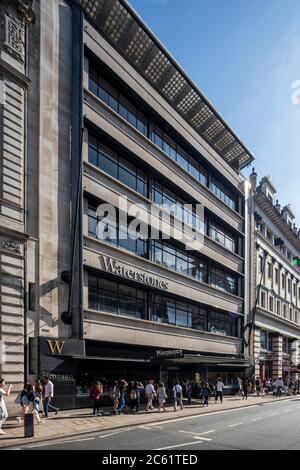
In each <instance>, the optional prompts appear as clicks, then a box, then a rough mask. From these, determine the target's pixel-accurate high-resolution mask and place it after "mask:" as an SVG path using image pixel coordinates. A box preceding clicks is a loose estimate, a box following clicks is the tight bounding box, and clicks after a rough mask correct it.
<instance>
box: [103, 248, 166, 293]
mask: <svg viewBox="0 0 300 470" xmlns="http://www.w3.org/2000/svg"><path fill="white" fill-rule="evenodd" d="M100 259H101V266H102V269H103V270H104V271H107V272H109V273H112V274H117V275H118V276H121V277H124V278H127V279H130V280H132V281H137V282H141V283H142V284H145V285H147V286H150V287H154V288H156V289H163V290H168V283H167V282H165V281H163V280H161V279H157V278H156V277H154V276H152V275H151V274H148V273H140V272H138V271H136V270H135V269H133V268H131V267H128V266H125V265H124V264H121V263H119V261H117V260H116V259H114V258H109V257H108V256H101V258H100Z"/></svg>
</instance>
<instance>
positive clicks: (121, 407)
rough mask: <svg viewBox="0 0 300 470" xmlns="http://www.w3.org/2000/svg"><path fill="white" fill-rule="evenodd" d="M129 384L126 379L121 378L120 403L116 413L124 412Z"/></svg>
mask: <svg viewBox="0 0 300 470" xmlns="http://www.w3.org/2000/svg"><path fill="white" fill-rule="evenodd" d="M127 386H128V384H127V382H126V381H125V380H120V381H119V385H118V387H119V391H120V397H119V403H118V407H117V411H116V414H117V415H119V414H121V413H124V410H125V407H126V403H125V392H126V388H127Z"/></svg>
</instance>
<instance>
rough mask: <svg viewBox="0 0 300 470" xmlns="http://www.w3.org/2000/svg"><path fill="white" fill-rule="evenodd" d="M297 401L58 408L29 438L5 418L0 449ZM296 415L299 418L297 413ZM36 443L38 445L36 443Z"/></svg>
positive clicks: (255, 399)
mask: <svg viewBox="0 0 300 470" xmlns="http://www.w3.org/2000/svg"><path fill="white" fill-rule="evenodd" d="M297 400H298V403H300V397H299V398H297V397H282V398H274V397H273V396H267V395H265V396H264V397H255V396H249V397H248V400H241V399H240V398H237V397H225V398H224V401H223V404H220V403H218V404H215V402H214V400H213V399H212V400H211V401H210V404H209V406H208V407H207V408H202V406H201V404H200V402H199V401H197V400H193V402H192V404H190V405H189V404H185V406H184V409H183V410H178V411H177V412H176V413H175V412H174V411H173V407H172V406H171V405H169V406H167V411H166V412H165V413H164V412H161V413H158V412H157V410H155V411H150V412H145V411H140V412H139V413H138V414H136V413H128V414H123V415H120V416H115V415H112V413H111V408H103V409H102V412H103V414H102V416H99V417H94V416H92V413H91V409H80V410H79V409H77V410H66V411H60V412H59V414H58V415H57V416H54V415H52V416H51V415H50V416H51V417H49V418H48V419H46V420H44V422H43V423H42V424H40V425H37V424H35V433H34V437H32V438H25V437H24V427H23V425H20V424H18V422H17V420H16V418H8V420H7V421H6V423H5V425H4V426H3V430H4V431H5V435H3V436H0V448H1V449H5V448H7V449H9V448H18V447H20V446H21V447H23V446H24V445H26V447H31V448H33V447H42V443H47V445H48V444H49V443H51V441H53V442H57V439H60V440H65V439H66V438H67V439H74V438H76V436H78V437H82V436H83V439H84V436H85V435H89V434H91V433H99V432H103V431H105V434H107V431H109V434H110V433H113V434H114V433H115V432H119V431H120V432H122V431H123V430H127V429H131V428H132V427H136V426H138V427H140V426H146V428H147V425H149V426H159V425H160V423H164V422H165V423H166V422H170V423H171V424H172V422H174V423H175V422H177V420H178V419H182V418H184V419H188V418H191V419H193V418H197V417H202V418H203V417H205V416H206V415H214V414H216V412H217V414H219V413H220V412H222V413H223V412H224V413H225V412H227V415H226V420H227V417H228V416H229V414H231V413H229V412H230V411H232V412H234V411H236V410H241V409H243V410H249V412H250V414H251V410H252V409H254V408H253V407H258V406H259V407H262V406H264V405H267V404H270V405H271V404H276V403H278V402H280V403H284V402H286V401H289V402H291V401H297ZM267 408H268V407H267ZM298 414H299V416H298V420H299V417H300V412H299V413H298ZM174 420H175V421H174ZM299 422H300V420H299ZM157 429H158V428H157ZM130 434H131V433H130ZM87 439H89V438H87ZM85 442H87V441H85ZM36 444H39V445H38V446H36ZM119 446H120V442H118V448H119ZM134 448H136V447H134ZM141 448H142V447H141ZM146 449H147V447H146Z"/></svg>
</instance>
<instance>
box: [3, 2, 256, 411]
mask: <svg viewBox="0 0 300 470" xmlns="http://www.w3.org/2000/svg"><path fill="white" fill-rule="evenodd" d="M15 3H16V4H17V3H18V2H15ZM32 8H33V11H34V15H35V21H34V22H33V23H32V24H31V25H30V27H29V29H28V57H27V63H26V67H27V68H26V73H27V74H28V77H29V79H30V86H29V88H28V91H27V95H26V113H27V132H26V142H25V144H24V152H25V154H26V160H25V175H26V187H25V192H24V200H25V201H26V209H24V207H23V208H22V211H21V213H22V217H24V218H25V220H26V228H24V227H23V226H22V227H23V231H21V233H22V234H23V235H22V236H23V238H22V240H24V242H25V246H26V250H25V255H24V258H21V254H20V255H19V257H17V258H18V259H19V258H20V262H21V261H22V259H23V262H24V266H25V267H24V270H25V272H26V277H25V278H23V283H24V287H25V292H26V293H27V295H26V296H25V304H24V311H23V310H22V312H21V317H22V320H23V319H24V318H25V322H24V328H23V330H24V331H23V332H22V331H21V330H20V332H19V330H18V334H19V335H20V337H21V336H23V337H24V342H25V345H26V355H25V364H23V366H24V372H25V375H26V379H27V380H34V379H35V378H36V377H42V376H43V375H46V374H50V375H51V377H52V379H53V381H54V382H55V386H56V399H57V402H58V403H59V406H67V407H72V406H81V405H84V404H85V403H86V401H87V400H88V388H89V386H90V385H91V383H92V382H93V381H94V380H95V379H96V378H100V379H101V380H103V381H104V382H105V383H107V384H112V383H113V381H114V380H116V379H118V378H120V377H124V378H126V379H132V380H134V379H138V380H141V381H145V380H147V379H149V378H154V379H156V380H159V379H160V380H163V381H164V382H166V383H167V384H169V385H171V384H172V382H173V381H174V380H175V379H177V378H182V379H186V378H189V377H193V378H194V379H195V381H196V382H200V381H201V380H206V379H208V380H209V381H215V379H216V377H217V376H218V375H222V377H223V379H224V381H225V382H226V384H227V385H228V386H229V387H230V386H231V384H232V383H233V381H234V379H235V378H236V377H237V375H240V374H242V373H243V371H244V369H245V367H247V365H249V364H248V362H247V360H246V359H245V355H244V343H243V328H244V314H245V295H246V294H245V292H246V290H245V254H246V248H245V235H246V234H245V227H246V225H245V191H244V187H245V185H244V178H243V177H242V176H241V174H240V170H241V169H243V168H244V167H245V166H247V165H249V164H250V163H251V162H252V160H253V156H252V155H251V153H250V152H249V151H248V149H247V148H246V147H245V145H244V144H243V143H242V142H241V141H240V139H239V138H238V137H237V136H236V134H235V133H234V132H233V131H232V129H230V127H229V126H228V124H227V123H226V122H225V121H224V120H223V119H222V117H221V116H220V115H219V114H218V112H217V111H216V110H215V108H214V107H213V106H212V104H211V103H210V102H209V101H208V100H207V98H206V97H205V96H204V95H203V94H202V93H201V91H200V90H199V89H198V88H197V86H196V85H195V84H194V83H193V82H192V81H191V79H190V78H189V77H188V76H187V75H186V73H185V72H184V71H183V70H182V69H181V67H180V66H179V65H178V64H177V62H176V61H175V60H174V58H173V57H172V56H171V55H170V54H169V53H168V52H167V51H166V50H165V48H164V47H163V45H162V44H161V43H160V42H159V40H158V39H157V38H156V37H155V36H154V35H153V33H152V32H151V31H150V30H149V29H148V28H147V26H146V25H145V24H144V22H143V21H142V20H141V18H140V17H139V16H138V15H137V14H136V13H135V12H134V10H132V8H131V7H130V6H129V5H128V3H127V2H125V1H123V0H106V1H105V0H82V1H67V0H65V1H63V0H60V1H58V0H57V1H56V0H53V1H52V2H48V1H43V0H41V1H37V0H36V1H33V3H32ZM23 73H24V72H23ZM23 175H24V173H23ZM120 197H126V198H127V202H128V207H129V208H130V207H132V206H133V204H143V205H144V207H145V208H146V211H149V212H150V208H151V204H152V203H156V204H165V205H166V206H170V205H172V204H174V203H176V204H177V206H176V207H177V209H176V214H174V215H173V216H172V226H175V227H180V225H181V224H182V221H183V220H185V219H186V218H189V220H191V221H192V222H191V224H192V225H193V223H194V222H195V221H196V222H197V216H196V214H195V213H194V212H193V209H191V212H190V213H188V214H187V212H186V209H185V208H184V205H185V204H191V205H192V206H195V205H196V204H201V205H202V206H203V207H204V216H203V220H202V221H201V223H202V225H201V227H202V231H203V240H204V242H203V246H202V247H201V249H200V250H186V249H185V246H184V244H183V243H181V242H180V240H178V239H177V238H176V237H175V236H173V237H172V238H170V239H165V238H164V237H163V233H164V229H163V228H161V230H160V237H159V239H156V240H153V239H151V236H150V235H149V236H148V237H147V238H146V239H145V240H134V239H130V238H129V239H126V238H125V239H124V237H122V231H123V226H122V224H121V218H122V216H124V213H125V212H126V211H125V210H124V211H123V210H122V208H120V207H118V205H119V198H120ZM103 203H106V204H110V205H111V206H113V207H116V208H117V212H116V213H117V218H116V220H115V222H114V223H115V226H114V228H115V230H114V233H113V235H111V236H109V237H108V239H106V240H101V239H99V237H98V236H97V227H98V224H99V222H101V217H100V216H99V211H98V210H97V209H98V207H99V205H101V204H103ZM126 217H127V214H126ZM127 221H128V222H130V221H131V218H129V216H128V217H127ZM151 223H152V224H153V225H155V222H151ZM25 240H27V241H25ZM23 276H24V275H23ZM1 333H2V330H1ZM4 341H6V339H5V338H4ZM2 373H3V374H4V375H6V374H7V372H6V370H5V369H3V372H2ZM20 380H21V376H20Z"/></svg>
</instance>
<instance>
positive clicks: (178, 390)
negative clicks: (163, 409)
mask: <svg viewBox="0 0 300 470" xmlns="http://www.w3.org/2000/svg"><path fill="white" fill-rule="evenodd" d="M173 396H174V411H177V406H178V403H179V406H180V409H181V410H182V409H183V403H182V386H181V385H180V383H179V381H178V380H177V381H176V382H175V385H174V387H173Z"/></svg>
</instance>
